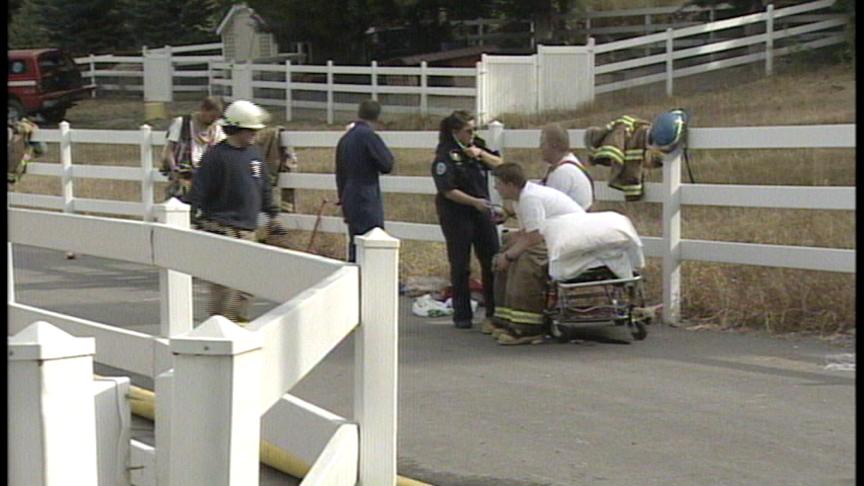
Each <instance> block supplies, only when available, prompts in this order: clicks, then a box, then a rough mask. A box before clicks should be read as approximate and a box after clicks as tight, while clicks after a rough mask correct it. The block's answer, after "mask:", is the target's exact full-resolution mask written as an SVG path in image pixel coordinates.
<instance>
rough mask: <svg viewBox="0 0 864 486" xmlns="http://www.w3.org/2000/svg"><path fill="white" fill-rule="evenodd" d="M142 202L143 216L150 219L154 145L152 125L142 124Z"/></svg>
mask: <svg viewBox="0 0 864 486" xmlns="http://www.w3.org/2000/svg"><path fill="white" fill-rule="evenodd" d="M140 130H141V203H142V204H143V211H142V213H143V214H142V215H141V216H142V218H143V219H144V221H150V218H151V217H152V214H153V186H154V185H155V184H154V182H153V145H152V140H151V137H150V135H151V132H152V130H151V128H150V125H147V124H144V125H141V128H140Z"/></svg>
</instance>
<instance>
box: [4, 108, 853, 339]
mask: <svg viewBox="0 0 864 486" xmlns="http://www.w3.org/2000/svg"><path fill="white" fill-rule="evenodd" d="M380 134H381V137H382V138H383V139H384V141H385V142H386V143H387V144H388V146H390V147H391V148H394V149H400V148H410V149H426V150H428V151H429V153H432V152H433V150H434V148H435V145H436V143H437V137H438V134H437V132H398V131H389V132H380ZM481 134H482V135H483V136H484V138H485V139H486V140H487V141H488V143H489V144H490V146H491V147H493V148H496V149H499V150H501V151H502V153H504V156H505V157H506V151H507V150H508V149H511V148H512V149H535V148H537V147H538V146H539V139H540V130H509V129H505V128H504V126H503V125H501V124H500V123H497V122H495V123H492V124H490V127H489V129H487V130H485V131H482V133H481ZM569 135H570V140H573V141H575V144H574V148H584V146H583V142H582V141H583V137H584V130H569ZM284 136H285V139H284V140H283V143H286V144H287V143H288V142H289V141H290V144H291V145H293V146H294V148H295V149H297V148H329V149H333V148H335V147H336V143H337V142H338V140H339V137H340V136H341V132H338V131H327V132H307V131H295V132H286V133H285V134H284ZM689 138H690V147H691V148H693V149H736V150H758V149H768V148H777V149H779V148H787V149H794V148H848V149H854V148H855V125H851V124H848V125H810V126H774V127H741V128H691V129H690V131H689ZM37 139H38V140H42V141H45V142H54V143H60V144H61V164H59V165H58V164H48V163H32V164H30V165H29V166H28V167H29V169H28V173H30V174H42V175H53V176H58V177H61V178H62V181H63V187H64V192H63V196H46V195H31V194H17V193H11V194H9V196H8V200H9V203H10V204H13V205H22V206H29V207H41V208H51V209H59V210H65V211H67V212H78V211H89V212H99V213H108V214H125V215H137V216H144V215H149V214H150V212H151V208H152V205H153V197H154V196H153V183H154V182H156V181H159V180H164V177H163V176H162V175H161V174H160V173H159V172H158V170H157V169H155V168H153V165H152V162H151V160H152V150H153V148H152V147H153V146H159V145H162V144H164V134H163V133H156V132H151V131H150V129H149V127H146V126H145V127H142V128H141V130H140V131H101V130H72V129H70V128H69V127H68V125H64V124H61V129H60V130H41V131H40V132H39V133H38V135H37ZM76 142H87V143H113V144H136V145H139V146H140V147H141V148H140V151H141V154H142V163H141V167H140V168H132V167H106V166H92V165H73V164H72V160H71V146H72V145H73V144H74V143H76ZM301 164H302V162H301ZM663 171H664V172H663V183H646V184H645V199H644V201H645V202H653V203H660V204H662V205H663V214H664V218H663V235H662V236H660V237H647V236H646V237H643V238H642V240H643V243H644V244H645V253H646V255H647V256H651V257H661V258H663V261H664V264H663V269H664V270H663V273H664V276H663V286H664V297H663V299H664V314H663V315H664V319H666V320H667V321H669V322H677V321H678V319H679V309H680V301H679V298H678V296H679V295H680V283H679V280H678V277H677V272H678V270H677V269H678V268H679V266H680V263H681V261H684V260H698V261H709V262H722V263H733V264H742V265H762V266H773V267H785V268H799V269H808V270H823V271H834V272H854V271H855V252H854V250H845V249H833V248H810V247H798V246H782V245H757V244H749V243H729V242H712V241H700V240H680V234H681V219H680V207H681V205H712V206H731V207H773V208H798V209H833V210H847V211H854V210H855V188H854V187H781V186H739V185H726V184H724V185H717V184H686V183H685V184H682V183H681V182H680V160H679V157H677V156H672V157H669V158H668V159H667V161H666V163H665V164H664V168H663ZM73 177H92V178H104V179H120V180H138V181H141V184H142V201H141V202H120V201H105V200H94V199H81V198H78V197H76V196H75V195H74V190H73V186H72V184H73ZM279 184H280V186H281V187H288V188H295V189H317V190H335V189H336V185H335V184H336V182H335V177H334V176H333V175H330V174H304V173H286V174H282V175H281V177H280V182H279ZM381 188H382V190H383V191H384V192H396V193H411V194H435V185H434V183H433V182H432V179H431V177H407V176H384V177H382V179H381ZM595 191H596V194H597V199H598V200H601V201H602V200H606V201H623V200H624V197H623V195H622V194H621V193H620V192H618V191H615V190H612V189H610V188H608V187H607V186H606V185H605V184H603V183H602V182H597V183H596V184H595ZM280 217H281V219H282V221H283V222H284V223H285V224H286V225H287V226H288V227H289V228H293V229H299V230H306V231H310V230H312V229H313V227H314V226H315V220H316V216H315V215H312V214H285V213H283V214H282V215H281V216H280ZM386 227H387V231H388V232H389V233H390V234H392V235H393V236H395V237H397V238H400V239H408V240H424V241H439V242H443V241H444V238H443V234H442V233H441V229H440V227H439V226H438V225H435V224H419V223H408V222H400V221H387V223H386ZM319 231H323V232H330V233H341V234H345V233H346V228H345V225H344V223H343V222H342V219H341V218H338V217H323V218H322V220H321V222H320V226H319Z"/></svg>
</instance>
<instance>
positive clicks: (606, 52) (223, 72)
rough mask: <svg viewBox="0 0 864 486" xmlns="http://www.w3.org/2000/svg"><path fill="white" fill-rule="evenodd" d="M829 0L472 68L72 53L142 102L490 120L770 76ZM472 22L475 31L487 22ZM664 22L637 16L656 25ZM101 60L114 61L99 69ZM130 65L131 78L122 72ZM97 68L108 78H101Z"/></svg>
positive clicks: (495, 58) (826, 32)
mask: <svg viewBox="0 0 864 486" xmlns="http://www.w3.org/2000/svg"><path fill="white" fill-rule="evenodd" d="M835 3H836V0H819V1H815V2H810V3H805V4H801V5H796V6H793V7H785V8H781V9H776V10H775V9H774V7H773V5H768V7H767V8H766V10H765V12H762V13H757V14H751V15H745V16H741V17H735V18H728V19H723V20H716V21H710V22H708V23H702V24H697V25H690V26H687V27H681V28H677V27H678V25H680V24H675V26H676V28H671V27H669V28H666V29H665V31H664V32H659V33H651V34H648V35H643V36H640V37H633V38H627V39H623V40H617V41H613V42H604V43H595V41H594V39H593V38H588V42H587V44H586V45H585V46H543V45H538V46H537V54H534V55H530V56H499V55H483V56H482V60H481V62H479V63H477V64H476V65H475V66H474V67H467V68H457V67H430V66H428V65H427V63H425V62H424V63H421V64H420V66H413V67H394V66H379V65H378V63H377V62H375V61H373V62H372V63H370V65H369V66H338V65H334V64H333V63H332V62H328V63H327V64H326V65H324V66H312V65H296V64H292V63H291V62H290V61H285V62H284V63H281V64H251V63H233V62H225V61H224V59H223V58H222V56H221V54H220V55H204V56H190V55H187V53H189V52H195V51H202V50H204V51H208V50H209V51H213V50H215V49H221V44H218V43H216V44H204V45H198V46H183V47H170V46H166V47H164V48H162V49H158V50H157V49H152V50H145V52H144V53H143V56H142V57H129V56H90V57H84V58H79V59H76V61H77V62H78V63H80V64H89V70H87V71H86V72H85V73H84V75H85V77H87V76H89V77H90V78H91V81H92V82H93V83H94V84H97V85H98V86H99V87H100V89H125V90H136V91H141V92H143V93H144V99H145V101H171V100H172V99H173V96H174V93H175V92H181V91H187V92H189V91H191V92H200V93H201V94H202V95H203V94H204V93H205V92H206V93H208V94H216V95H221V96H223V97H225V98H226V99H227V100H234V99H248V100H252V101H254V102H256V103H258V104H261V105H264V106H270V107H279V108H283V109H284V110H285V119H286V120H288V121H291V120H292V119H293V118H294V116H295V111H297V110H315V111H317V112H321V111H323V112H324V113H325V115H326V120H327V123H334V121H335V117H336V113H337V112H342V113H347V114H349V116H352V117H353V115H354V113H355V110H356V107H357V104H358V103H359V102H360V101H361V100H363V99H365V98H373V99H377V100H379V101H380V102H381V104H382V105H384V106H385V111H386V112H387V113H391V114H418V115H421V116H426V115H436V116H441V115H447V114H449V113H450V112H452V111H453V110H455V109H466V110H474V111H475V112H476V113H477V115H478V117H479V119H480V120H481V121H482V122H484V123H485V122H488V121H491V120H492V119H494V118H495V117H497V116H499V115H500V114H502V113H525V112H527V113H538V112H543V111H546V110H565V109H578V108H580V107H582V106H585V105H587V104H590V103H591V102H593V101H594V97H595V95H596V94H601V93H608V92H612V91H616V90H621V89H627V88H633V87H638V86H644V85H649V84H653V83H660V82H665V83H666V93H667V94H668V95H670V96H671V95H672V93H673V86H674V80H675V79H676V78H681V77H684V76H691V75H695V74H703V73H708V72H712V71H715V70H719V69H725V68H730V67H735V66H741V65H745V64H751V63H757V62H764V65H765V74H766V75H770V74H772V72H773V70H774V60H775V59H776V58H778V57H782V56H788V55H790V54H794V53H797V52H803V51H806V50H810V49H817V48H821V47H826V46H831V45H836V44H841V43H843V42H845V40H846V38H845V29H846V28H847V26H848V25H849V18H848V17H847V16H844V15H840V14H825V13H819V12H820V11H824V10H825V9H828V8H830V7H832V6H833V5H834V4H835ZM685 10H686V9H685ZM669 11H670V7H662V8H657V9H640V10H633V11H621V12H605V13H602V14H601V13H592V14H588V19H590V18H594V17H597V18H599V17H601V16H603V17H609V18H615V16H620V17H621V18H626V17H627V16H633V15H644V16H645V18H646V19H649V20H650V19H651V18H653V17H652V15H659V14H662V13H665V14H667V15H668V13H669ZM711 18H713V15H712V16H711ZM477 25H478V26H481V27H480V28H481V30H482V25H483V24H482V23H480V24H477ZM646 25H647V24H646ZM664 25H665V24H664ZM664 25H660V24H651V26H650V28H649V27H647V26H642V27H640V26H636V27H638V28H640V29H643V30H645V31H646V32H649V31H650V32H655V31H656V29H658V28H660V27H662V26H664ZM670 25H671V24H670ZM643 27H644V28H643ZM622 28H623V27H622ZM595 31H596V30H595ZM634 32H635V31H634ZM754 32H755V33H754ZM178 54H179V55H178ZM101 63H108V64H109V65H111V66H113V67H111V68H110V69H96V65H97V64H101ZM139 66H140V67H139ZM126 76H128V77H131V78H132V79H134V80H135V81H134V82H133V83H128V82H125V81H122V80H123V79H125V78H124V77H126ZM102 77H104V79H106V80H111V81H110V82H107V83H106V82H102Z"/></svg>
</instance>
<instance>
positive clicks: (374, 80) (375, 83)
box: [369, 61, 378, 101]
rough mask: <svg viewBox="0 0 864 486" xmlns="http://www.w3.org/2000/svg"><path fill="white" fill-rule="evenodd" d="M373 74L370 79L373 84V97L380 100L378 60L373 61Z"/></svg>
mask: <svg viewBox="0 0 864 486" xmlns="http://www.w3.org/2000/svg"><path fill="white" fill-rule="evenodd" d="M371 76H372V79H370V80H369V81H370V83H371V84H372V99H373V100H375V101H378V61H372V73H371Z"/></svg>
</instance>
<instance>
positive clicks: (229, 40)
mask: <svg viewBox="0 0 864 486" xmlns="http://www.w3.org/2000/svg"><path fill="white" fill-rule="evenodd" d="M216 34H217V35H219V36H220V37H222V46H223V47H222V52H223V54H224V56H225V59H226V60H229V61H241V62H242V61H251V60H253V59H257V58H261V57H270V56H275V55H276V53H277V52H278V46H277V45H276V39H275V38H274V36H273V33H272V32H270V27H269V26H268V25H267V22H265V21H264V19H262V18H261V16H260V15H258V14H257V13H255V11H254V10H252V9H251V8H250V7H248V6H247V5H246V4H245V3H238V4H236V5H234V6H233V7H231V10H229V11H228V13H227V14H225V17H224V18H223V19H222V22H220V23H219V27H217V28H216Z"/></svg>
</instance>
